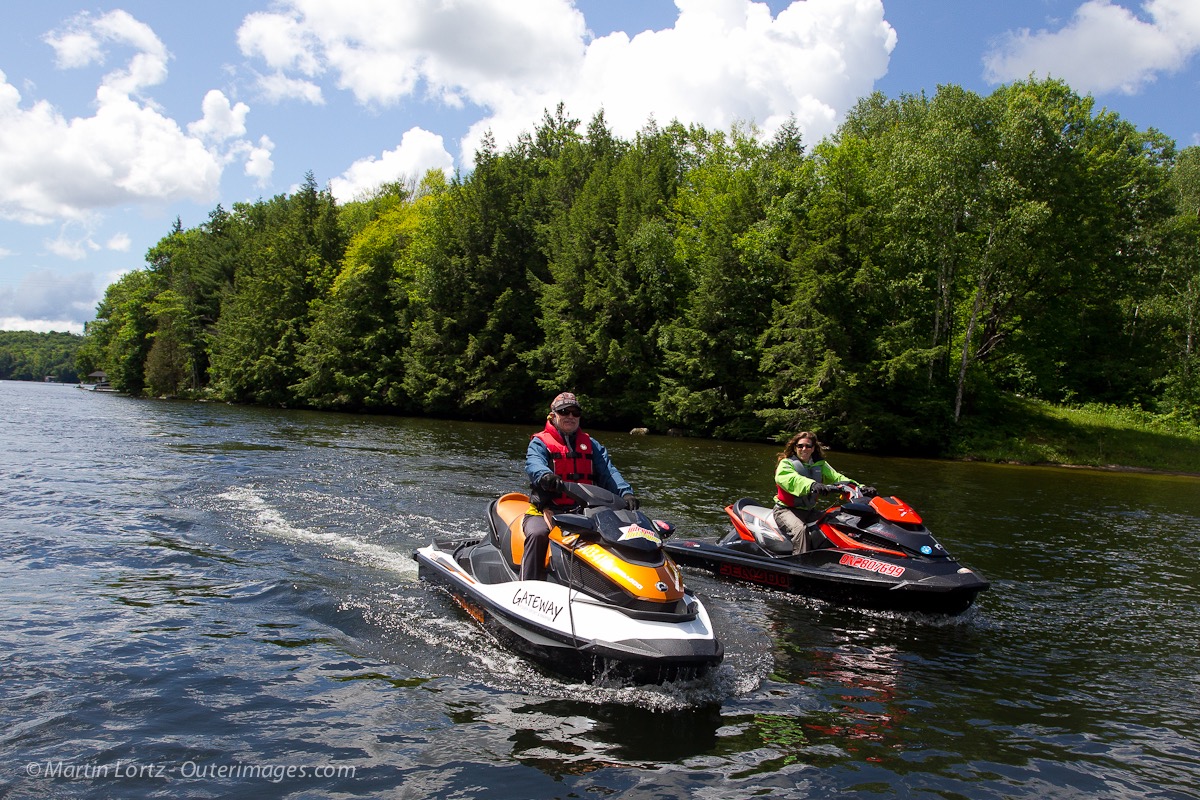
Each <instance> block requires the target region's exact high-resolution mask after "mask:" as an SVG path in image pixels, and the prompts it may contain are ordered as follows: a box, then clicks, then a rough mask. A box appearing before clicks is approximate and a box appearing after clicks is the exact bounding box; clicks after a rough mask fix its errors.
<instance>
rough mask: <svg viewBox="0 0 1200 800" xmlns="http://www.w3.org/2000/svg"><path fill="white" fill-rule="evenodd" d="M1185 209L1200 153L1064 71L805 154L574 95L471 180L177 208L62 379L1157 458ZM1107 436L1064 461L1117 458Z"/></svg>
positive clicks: (113, 293)
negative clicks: (626, 116)
mask: <svg viewBox="0 0 1200 800" xmlns="http://www.w3.org/2000/svg"><path fill="white" fill-rule="evenodd" d="M1198 212H1200V148H1196V147H1189V148H1186V149H1183V150H1178V149H1177V148H1176V145H1175V143H1174V142H1173V141H1172V140H1170V139H1169V138H1168V137H1165V136H1163V135H1162V134H1160V133H1159V132H1157V131H1155V130H1153V129H1149V130H1139V129H1137V128H1136V127H1135V126H1133V125H1132V124H1130V123H1129V122H1127V121H1125V120H1122V119H1121V118H1120V117H1119V116H1118V115H1115V114H1113V113H1111V112H1109V111H1107V110H1104V109H1096V108H1095V106H1094V103H1093V101H1092V99H1091V98H1090V97H1086V96H1080V95H1078V94H1077V93H1075V92H1074V91H1072V90H1071V88H1070V87H1069V86H1067V85H1066V84H1064V83H1062V82H1059V81H1053V80H1044V81H1039V80H1030V81H1027V82H1018V83H1014V84H1011V85H1009V86H1005V87H1001V88H999V89H997V90H996V91H994V92H993V93H992V94H990V95H987V96H981V95H977V94H974V93H972V92H969V91H966V90H964V89H962V88H959V87H956V86H943V87H941V88H939V90H938V91H937V93H936V94H935V95H933V96H926V95H918V96H908V95H905V96H901V97H900V98H895V99H890V98H887V97H884V96H883V95H881V94H874V95H872V96H870V97H866V98H864V99H862V100H861V101H860V102H859V103H858V104H857V105H856V107H855V108H854V109H853V110H852V111H851V112H850V113H849V114H848V115H847V118H846V120H845V122H844V123H843V124H842V125H841V126H840V127H839V129H838V131H837V132H836V133H835V134H834V135H832V136H830V137H829V138H827V139H825V140H823V141H821V142H818V143H815V144H814V143H808V142H805V141H803V140H802V137H801V135H800V133H799V132H798V130H797V128H796V126H795V125H785V126H783V127H782V128H781V129H780V130H779V131H778V133H776V134H775V135H774V136H773V137H769V138H762V137H760V136H758V135H757V131H755V130H754V129H753V128H752V127H750V126H735V127H733V128H732V129H731V130H729V131H711V130H706V129H704V128H701V127H696V126H684V125H681V124H679V123H671V124H667V125H665V126H660V125H659V124H657V123H656V122H654V121H650V122H648V123H647V124H646V125H645V127H644V128H643V129H642V130H641V131H640V132H639V133H638V134H637V135H636V136H634V137H632V138H631V139H622V138H619V137H617V136H615V135H613V133H612V132H611V131H610V130H609V128H608V126H607V124H606V122H605V120H604V117H603V115H602V114H599V115H597V116H595V117H594V118H592V119H591V120H590V121H589V122H588V123H586V124H583V123H582V122H581V121H579V120H576V119H573V118H571V117H570V116H569V114H568V113H567V111H566V110H565V109H564V108H563V107H562V106H560V107H559V108H557V109H555V110H553V111H547V112H546V113H545V114H544V116H543V119H542V121H541V123H540V124H539V125H538V126H537V127H536V128H535V129H534V130H533V131H531V132H529V133H527V134H525V135H523V136H521V137H520V138H519V139H518V140H517V141H516V142H515V143H513V144H512V145H510V146H508V147H507V148H505V149H503V150H501V149H499V148H498V147H496V145H495V144H494V143H493V142H491V141H490V140H487V141H485V143H484V145H483V146H482V147H481V149H480V150H479V151H478V152H477V153H476V154H475V162H474V168H473V170H472V171H471V172H470V173H469V174H465V175H457V176H455V177H453V178H447V177H446V176H444V175H443V174H442V173H440V172H431V173H429V174H427V175H425V176H421V177H420V178H415V177H414V178H413V179H410V180H403V181H398V182H396V183H394V184H389V185H385V186H382V187H379V189H378V190H376V191H375V192H373V193H371V194H370V195H367V196H362V197H359V198H356V199H354V200H352V201H349V202H343V203H339V202H337V201H335V199H334V198H333V197H332V195H331V193H330V192H329V191H328V190H325V189H321V188H320V187H319V186H318V184H317V182H316V180H315V178H314V177H313V176H312V175H311V174H310V175H308V176H306V179H305V181H304V183H303V185H302V186H301V187H300V188H299V189H298V190H297V191H295V192H294V193H292V194H288V195H278V196H275V197H272V198H270V199H262V200H258V201H257V202H253V203H238V204H235V205H234V206H233V207H232V208H231V209H228V210H227V209H225V208H224V207H222V206H217V207H216V208H215V209H214V210H213V211H212V213H211V214H210V215H209V217H208V219H207V220H206V221H205V222H204V223H203V224H200V225H198V226H196V227H194V228H186V229H185V228H183V227H182V225H181V224H179V223H178V221H177V223H176V225H175V226H174V228H173V229H172V230H170V231H169V232H168V233H167V234H166V235H165V236H164V237H163V238H162V239H161V240H160V241H159V242H158V243H157V244H156V245H155V246H153V247H152V248H151V249H150V250H149V251H148V253H147V254H146V261H145V264H144V265H143V266H142V267H141V268H139V269H135V270H134V271H132V272H129V273H127V274H125V275H124V276H123V277H122V278H121V279H119V280H118V281H117V282H116V283H114V284H112V285H111V286H109V287H108V289H107V292H106V293H105V296H104V299H103V301H102V302H101V304H100V306H99V308H98V311H97V318H96V320H95V321H93V322H90V323H89V324H88V326H87V329H86V333H85V335H84V336H83V337H82V341H81V343H80V347H79V351H78V354H77V361H76V368H77V371H78V372H79V374H88V373H90V372H93V371H95V370H103V371H104V372H106V373H107V375H108V378H109V380H110V381H111V382H112V384H113V386H114V388H117V389H119V390H122V391H125V392H128V393H130V394H146V395H154V396H161V395H173V396H193V397H209V398H213V399H219V400H224V401H229V402H238V403H255V404H263V405H274V406H288V407H307V408H315V409H328V410H346V411H365V412H378V413H393V414H406V415H428V416H438V417H445V418H456V419H475V420H493V421H528V420H533V419H537V418H538V417H540V416H541V415H542V413H543V412H544V406H545V403H546V401H547V399H548V398H549V397H551V396H553V395H554V394H555V393H557V392H558V391H561V390H564V389H571V390H573V391H575V392H576V393H577V394H579V395H581V397H582V398H584V399H585V401H586V404H587V410H588V417H589V419H588V422H589V424H590V425H592V426H594V427H597V428H610V429H622V428H624V429H628V428H630V427H640V426H645V427H649V428H650V429H651V430H660V431H665V430H667V429H678V430H682V431H685V432H687V433H688V434H691V435H701V436H714V437H720V438H727V439H746V440H763V439H777V438H778V437H779V436H781V435H784V434H786V433H787V432H791V431H795V430H798V429H801V428H813V429H816V430H818V431H820V433H821V437H822V439H823V440H826V441H828V442H829V443H830V444H831V445H833V446H835V447H837V448H839V449H843V450H853V451H860V452H871V453H880V454H888V453H898V452H903V453H906V454H910V455H924V456H940V457H968V456H971V457H980V458H986V459H988V460H1021V461H1054V460H1056V456H1064V459H1063V461H1064V463H1075V462H1072V461H1071V460H1070V459H1069V458H1066V456H1070V455H1071V452H1070V450H1069V448H1066V447H1065V445H1062V444H1061V443H1059V444H1055V442H1061V441H1062V440H1061V439H1060V437H1061V435H1062V433H1063V431H1064V430H1069V429H1070V428H1071V427H1072V425H1074V426H1076V427H1077V428H1078V429H1079V431H1082V432H1083V433H1084V434H1085V436H1090V435H1091V433H1090V432H1089V431H1090V429H1089V427H1088V426H1091V428H1093V429H1095V428H1096V426H1100V427H1103V428H1106V429H1108V428H1111V429H1112V430H1120V431H1133V430H1140V431H1141V432H1142V433H1143V434H1144V436H1142V437H1141V438H1140V439H1138V441H1136V442H1132V443H1131V444H1130V447H1131V449H1130V450H1129V454H1128V455H1127V456H1124V457H1128V458H1142V459H1143V460H1149V461H1158V460H1160V459H1159V458H1158V456H1155V457H1153V458H1152V457H1150V456H1149V455H1148V453H1149V452H1150V451H1155V450H1159V449H1161V450H1162V451H1163V452H1164V453H1165V452H1169V451H1170V450H1172V449H1179V444H1180V442H1187V443H1189V444H1194V443H1195V441H1196V440H1197V438H1200V437H1197V433H1196V432H1197V427H1196V425H1197V422H1198V421H1200V359H1198V357H1197V354H1196V349H1195V335H1196V330H1195V327H1196V321H1197V311H1198V310H1200V216H1198ZM1068 413H1075V414H1076V415H1077V416H1076V417H1075V418H1074V421H1073V422H1072V421H1067V420H1066V418H1065V417H1064V416H1063V415H1064V414H1068ZM1084 420H1086V421H1084ZM1093 438H1096V437H1093ZM1099 438H1100V439H1102V440H1106V441H1107V442H1108V444H1107V447H1108V450H1107V453H1106V452H1105V449H1104V447H1100V448H1098V449H1097V451H1096V452H1095V453H1089V452H1085V451H1086V448H1084V449H1081V450H1080V451H1079V452H1078V453H1076V454H1075V457H1076V458H1078V459H1081V460H1082V462H1083V463H1087V462H1088V461H1089V460H1094V461H1095V463H1096V464H1097V465H1102V464H1105V463H1119V462H1116V461H1110V460H1109V456H1112V455H1114V451H1113V450H1112V449H1111V448H1112V446H1113V437H1112V436H1111V435H1108V434H1106V435H1103V436H1100V437H1099ZM1118 438H1120V437H1118ZM1019 443H1023V444H1019ZM1147 448H1149V451H1148V450H1147ZM1192 449H1195V448H1194V447H1193V448H1192ZM1022 453H1023V454H1024V455H1025V458H1020V457H1015V458H1006V457H1005V456H1006V455H1007V456H1019V455H1020V454H1022ZM1139 453H1140V454H1141V455H1140V456H1139ZM1129 465H1130V466H1150V467H1154V468H1157V469H1172V468H1171V467H1168V466H1161V465H1159V464H1156V463H1145V464H1142V463H1132V464H1129ZM1178 469H1179V470H1180V471H1186V472H1200V467H1193V468H1178Z"/></svg>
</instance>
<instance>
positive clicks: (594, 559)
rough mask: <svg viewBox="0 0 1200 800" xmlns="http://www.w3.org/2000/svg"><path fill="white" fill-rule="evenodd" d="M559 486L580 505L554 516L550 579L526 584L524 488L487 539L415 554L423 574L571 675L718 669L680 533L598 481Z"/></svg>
mask: <svg viewBox="0 0 1200 800" xmlns="http://www.w3.org/2000/svg"><path fill="white" fill-rule="evenodd" d="M562 491H564V492H565V493H566V494H568V495H569V496H571V497H573V498H575V500H576V501H577V503H578V506H577V510H574V511H567V512H561V511H560V512H555V513H553V514H552V516H551V519H552V522H553V528H552V529H551V530H550V537H549V539H550V546H549V552H548V559H549V569H548V570H546V571H545V573H544V579H543V580H533V579H526V580H521V579H520V574H519V571H520V569H521V561H522V558H523V556H524V554H525V534H524V532H523V531H522V526H521V522H522V519H523V518H524V517H525V516H526V511H527V510H528V508H529V497H528V496H526V495H524V494H518V493H515V492H514V493H510V494H506V495H504V496H502V497H500V498H499V499H498V500H494V501H492V503H491V504H490V505H489V506H488V512H487V519H488V525H489V528H490V533H489V535H488V536H487V537H485V538H482V539H478V538H476V539H468V540H462V541H454V542H434V543H433V544H430V545H429V546H427V547H422V548H420V549H419V550H417V552H416V553H415V554H414V558H416V560H417V563H418V564H419V565H420V568H419V573H420V575H421V577H423V578H425V579H427V580H433V581H437V582H439V583H442V584H444V585H446V586H447V587H448V588H449V589H450V592H451V593H452V594H453V595H454V596H455V597H456V598H457V599H458V601H459V603H460V604H461V605H462V606H463V607H464V608H465V609H466V610H467V611H468V613H470V614H471V616H473V617H474V618H475V619H476V620H478V621H479V622H480V623H481V624H483V625H484V626H485V627H486V628H487V629H488V630H489V631H491V632H492V633H493V634H494V635H495V636H496V637H497V638H498V639H500V640H502V641H503V642H505V643H506V644H508V645H509V646H511V647H512V648H513V649H515V650H517V651H518V652H520V653H522V654H523V655H525V656H526V657H528V658H530V659H531V660H533V661H535V662H538V663H539V664H542V665H544V666H546V667H548V668H550V669H552V670H554V671H556V672H560V673H563V674H566V675H569V676H572V677H578V678H583V679H585V680H593V679H596V678H601V677H610V676H611V677H617V678H623V679H628V680H632V681H636V682H659V681H664V680H678V679H686V678H691V677H695V676H697V675H700V674H701V673H703V672H705V671H706V670H708V669H709V668H710V667H712V666H714V665H716V664H718V663H720V661H721V658H722V656H723V649H722V646H721V643H720V642H719V641H718V640H717V638H716V636H715V635H714V633H713V629H712V625H711V623H710V622H709V618H708V612H707V611H706V610H705V608H704V606H703V604H701V602H700V601H699V600H698V599H696V597H695V596H694V595H693V594H692V593H691V592H689V591H688V590H687V589H686V588H685V587H684V585H683V577H682V575H681V574H680V571H679V567H677V566H676V565H675V562H674V561H672V560H671V558H670V557H669V556H667V555H666V553H665V552H664V550H663V543H662V540H663V538H665V537H667V536H669V535H670V534H671V533H672V532H673V530H674V528H673V526H671V525H670V524H668V523H666V522H662V521H653V522H652V521H651V520H650V519H649V518H647V517H646V516H645V515H644V514H642V513H641V512H640V511H638V510H636V509H630V508H627V505H628V504H627V503H626V502H625V501H623V500H622V499H620V498H618V497H617V496H616V495H614V494H613V493H612V492H609V491H608V490H606V489H602V488H600V487H599V486H593V485H587V484H582V483H574V482H564V483H563V485H562Z"/></svg>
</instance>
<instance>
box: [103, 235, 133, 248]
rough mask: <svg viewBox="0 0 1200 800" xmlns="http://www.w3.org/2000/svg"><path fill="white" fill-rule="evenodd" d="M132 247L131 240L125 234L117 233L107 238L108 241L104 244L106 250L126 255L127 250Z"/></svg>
mask: <svg viewBox="0 0 1200 800" xmlns="http://www.w3.org/2000/svg"><path fill="white" fill-rule="evenodd" d="M132 246H133V240H132V239H130V238H129V234H127V233H117V234H113V235H112V236H111V237H109V240H108V241H107V242H105V243H104V248H105V249H106V250H112V251H114V252H117V253H128V252H129V248H130V247H132Z"/></svg>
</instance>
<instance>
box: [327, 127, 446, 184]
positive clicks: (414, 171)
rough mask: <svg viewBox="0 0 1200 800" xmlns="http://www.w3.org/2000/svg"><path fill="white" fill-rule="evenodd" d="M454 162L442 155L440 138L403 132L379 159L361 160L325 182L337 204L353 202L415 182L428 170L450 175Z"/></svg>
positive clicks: (422, 132)
mask: <svg viewBox="0 0 1200 800" xmlns="http://www.w3.org/2000/svg"><path fill="white" fill-rule="evenodd" d="M453 166H454V159H453V157H451V155H450V154H449V153H448V152H446V148H445V145H444V144H443V142H442V137H441V136H438V135H437V134H434V133H430V132H429V131H427V130H423V129H421V128H413V129H411V130H409V131H407V132H406V133H405V134H404V136H403V137H402V138H401V139H400V146H399V147H397V148H396V149H395V150H385V151H384V153H383V156H382V157H381V158H378V159H376V158H375V157H373V156H372V157H370V158H364V159H361V160H359V161H355V162H354V163H353V164H351V165H350V168H349V169H347V170H346V171H345V172H344V173H343V174H342V175H341V177H338V178H334V179H333V180H331V181H330V182H329V188H330V190H331V191H332V192H333V196H334V197H335V198H337V200H338V202H343V203H344V202H346V201H347V200H353V199H354V198H355V197H357V196H359V195H361V194H363V193H366V192H370V191H371V190H373V189H376V188H378V187H379V186H381V185H383V184H385V183H389V182H392V181H409V180H412V181H413V182H414V183H415V182H418V181H420V180H421V178H423V177H424V176H425V173H426V172H428V171H429V170H431V169H440V170H442V171H443V172H445V173H447V175H449V174H450V172H451V170H452V169H453Z"/></svg>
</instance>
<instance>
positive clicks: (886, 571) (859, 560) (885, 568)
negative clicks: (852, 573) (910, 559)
mask: <svg viewBox="0 0 1200 800" xmlns="http://www.w3.org/2000/svg"><path fill="white" fill-rule="evenodd" d="M838 563H839V564H843V565H845V566H847V567H855V568H857V569H865V570H868V571H870V572H878V573H879V574H880V575H887V576H889V577H892V578H899V577H900V576H901V575H903V574H904V567H900V566H897V565H895V564H885V563H883V562H882V561H876V560H875V559H873V558H863V557H862V556H854V555H850V554H849V553H846V554H845V555H843V556H842V557H841V559H840V560H839V561H838Z"/></svg>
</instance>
